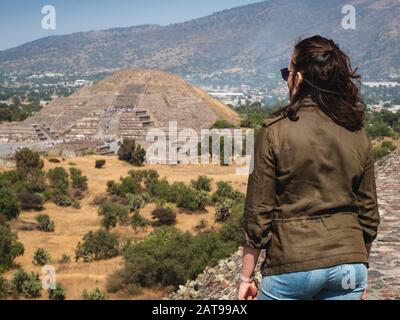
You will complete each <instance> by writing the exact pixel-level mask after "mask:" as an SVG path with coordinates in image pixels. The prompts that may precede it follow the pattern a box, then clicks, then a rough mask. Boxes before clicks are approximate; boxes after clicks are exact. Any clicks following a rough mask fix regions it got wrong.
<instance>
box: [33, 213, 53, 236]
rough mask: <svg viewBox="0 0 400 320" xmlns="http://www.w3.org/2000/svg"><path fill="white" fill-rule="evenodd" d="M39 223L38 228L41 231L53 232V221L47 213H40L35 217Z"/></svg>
mask: <svg viewBox="0 0 400 320" xmlns="http://www.w3.org/2000/svg"><path fill="white" fill-rule="evenodd" d="M35 220H36V221H37V222H38V223H39V230H40V231H43V232H54V227H55V226H54V221H52V220H51V219H50V217H49V216H48V215H47V214H41V215H38V216H36V217H35Z"/></svg>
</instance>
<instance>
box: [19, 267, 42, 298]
mask: <svg viewBox="0 0 400 320" xmlns="http://www.w3.org/2000/svg"><path fill="white" fill-rule="evenodd" d="M12 285H13V287H14V289H15V291H16V292H17V293H20V294H23V295H24V296H25V297H26V298H28V299H31V298H39V297H40V295H41V290H42V283H41V281H40V277H39V275H38V274H37V273H33V272H32V273H27V272H25V271H24V270H22V269H19V270H17V271H16V272H15V273H14V278H13V280H12Z"/></svg>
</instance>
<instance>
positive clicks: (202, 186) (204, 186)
mask: <svg viewBox="0 0 400 320" xmlns="http://www.w3.org/2000/svg"><path fill="white" fill-rule="evenodd" d="M211 182H212V179H211V178H208V177H207V176H200V177H199V178H198V179H197V180H192V182H191V184H192V187H193V188H194V189H196V190H198V191H207V192H210V191H211Z"/></svg>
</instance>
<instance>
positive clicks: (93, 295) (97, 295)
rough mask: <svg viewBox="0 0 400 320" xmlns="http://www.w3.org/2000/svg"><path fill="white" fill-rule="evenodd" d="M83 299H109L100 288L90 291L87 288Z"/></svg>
mask: <svg viewBox="0 0 400 320" xmlns="http://www.w3.org/2000/svg"><path fill="white" fill-rule="evenodd" d="M82 299H83V300H107V295H106V294H105V293H104V292H103V291H101V290H100V289H99V288H96V289H94V290H93V291H90V292H88V291H87V290H86V289H85V290H84V291H83V293H82Z"/></svg>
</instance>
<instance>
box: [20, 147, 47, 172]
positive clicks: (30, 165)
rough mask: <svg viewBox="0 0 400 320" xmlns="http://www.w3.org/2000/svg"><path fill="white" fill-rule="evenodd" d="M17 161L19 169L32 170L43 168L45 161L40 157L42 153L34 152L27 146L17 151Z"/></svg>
mask: <svg viewBox="0 0 400 320" xmlns="http://www.w3.org/2000/svg"><path fill="white" fill-rule="evenodd" d="M15 161H16V163H17V168H18V169H24V170H32V169H40V170H41V169H43V166H44V162H43V160H41V159H40V155H39V153H37V152H33V151H32V150H29V149H27V148H24V149H22V150H20V151H17V152H16V153H15Z"/></svg>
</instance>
